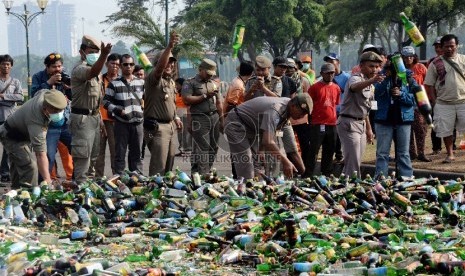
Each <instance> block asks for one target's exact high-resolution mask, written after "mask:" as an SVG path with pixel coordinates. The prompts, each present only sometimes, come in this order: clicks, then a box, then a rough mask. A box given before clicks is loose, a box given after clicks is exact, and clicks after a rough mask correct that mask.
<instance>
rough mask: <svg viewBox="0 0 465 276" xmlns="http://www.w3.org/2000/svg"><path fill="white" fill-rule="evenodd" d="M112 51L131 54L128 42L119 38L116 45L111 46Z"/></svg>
mask: <svg viewBox="0 0 465 276" xmlns="http://www.w3.org/2000/svg"><path fill="white" fill-rule="evenodd" d="M111 52H112V53H118V54H130V53H131V51H130V50H129V49H128V47H127V45H126V43H124V42H123V41H122V40H118V42H116V44H115V45H113V47H112V48H111Z"/></svg>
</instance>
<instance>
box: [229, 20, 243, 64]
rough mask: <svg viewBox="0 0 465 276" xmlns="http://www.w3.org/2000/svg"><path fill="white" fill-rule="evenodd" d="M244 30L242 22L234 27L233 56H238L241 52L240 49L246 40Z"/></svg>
mask: <svg viewBox="0 0 465 276" xmlns="http://www.w3.org/2000/svg"><path fill="white" fill-rule="evenodd" d="M244 32H245V26H244V25H241V24H237V25H236V27H235V28H234V35H233V41H232V48H233V55H232V57H233V58H237V54H238V53H239V49H240V48H241V47H242V42H243V41H244Z"/></svg>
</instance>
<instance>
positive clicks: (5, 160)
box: [0, 122, 10, 177]
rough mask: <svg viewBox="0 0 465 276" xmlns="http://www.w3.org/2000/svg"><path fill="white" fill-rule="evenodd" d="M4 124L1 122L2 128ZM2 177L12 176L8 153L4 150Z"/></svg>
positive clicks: (0, 168)
mask: <svg viewBox="0 0 465 276" xmlns="http://www.w3.org/2000/svg"><path fill="white" fill-rule="evenodd" d="M3 123H4V122H0V126H1V125H3ZM0 176H8V177H9V176H10V166H9V165H8V153H6V150H5V149H3V154H2V161H1V163H0Z"/></svg>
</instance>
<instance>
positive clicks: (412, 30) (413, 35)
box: [400, 12, 425, 47]
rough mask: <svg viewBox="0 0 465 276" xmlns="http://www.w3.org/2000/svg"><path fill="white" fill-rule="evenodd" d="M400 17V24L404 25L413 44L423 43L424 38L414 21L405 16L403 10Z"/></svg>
mask: <svg viewBox="0 0 465 276" xmlns="http://www.w3.org/2000/svg"><path fill="white" fill-rule="evenodd" d="M400 19H401V20H402V25H404V28H405V31H406V32H407V34H408V36H409V37H410V39H411V40H412V42H413V44H414V45H415V46H417V47H418V46H420V45H422V44H423V43H425V38H424V37H423V35H422V34H421V32H420V30H418V28H417V26H416V25H415V23H413V22H412V21H410V20H409V19H408V18H407V16H406V15H405V13H404V12H401V13H400Z"/></svg>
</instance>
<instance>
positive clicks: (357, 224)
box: [0, 170, 465, 276]
mask: <svg viewBox="0 0 465 276" xmlns="http://www.w3.org/2000/svg"><path fill="white" fill-rule="evenodd" d="M463 184H464V182H462V181H461V180H460V179H457V180H450V181H439V180H438V179H437V178H432V177H430V178H420V179H402V180H398V179H395V178H391V177H383V176H381V177H380V178H379V179H376V180H374V179H372V178H371V177H370V176H366V177H365V178H364V179H360V178H357V177H355V176H345V175H341V176H340V177H338V178H337V177H334V176H330V177H325V176H314V177H312V178H305V179H302V178H296V179H292V180H285V179H284V178H283V177H277V178H269V177H267V176H266V175H263V174H262V177H261V178H260V179H258V178H257V179H250V180H243V179H240V180H235V179H232V178H229V177H225V176H221V177H220V176H218V175H217V174H216V172H215V170H213V171H212V172H210V173H209V174H206V175H199V174H197V173H194V174H193V175H192V176H189V175H187V174H186V173H185V172H182V171H179V170H176V171H173V172H168V173H167V174H166V175H164V176H160V175H156V176H151V177H146V176H143V175H140V174H138V173H135V172H127V173H126V174H124V175H121V176H114V177H111V178H103V179H99V180H95V181H94V180H90V179H89V181H88V182H86V183H83V184H82V185H81V186H80V187H79V188H76V189H74V190H66V189H64V188H63V187H62V186H61V185H59V184H55V185H53V186H52V185H46V184H43V185H40V186H38V187H33V188H30V189H20V190H11V191H9V192H7V193H6V194H4V195H3V196H2V198H1V205H0V206H1V210H0V211H1V212H0V216H1V217H0V238H1V242H0V275H149V276H150V275H152V276H153V275H207V274H210V275H212V274H213V275H215V274H218V275H244V274H254V273H255V274H280V275H281V274H284V275H285V274H294V275H316V274H317V275H419V274H444V275H451V274H454V273H455V274H457V275H461V274H462V273H463V272H464V271H465V269H464V268H465V239H464V238H465V235H464V231H463V230H464V216H465V204H464V203H465V200H464V198H463ZM54 273H55V274H54Z"/></svg>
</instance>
